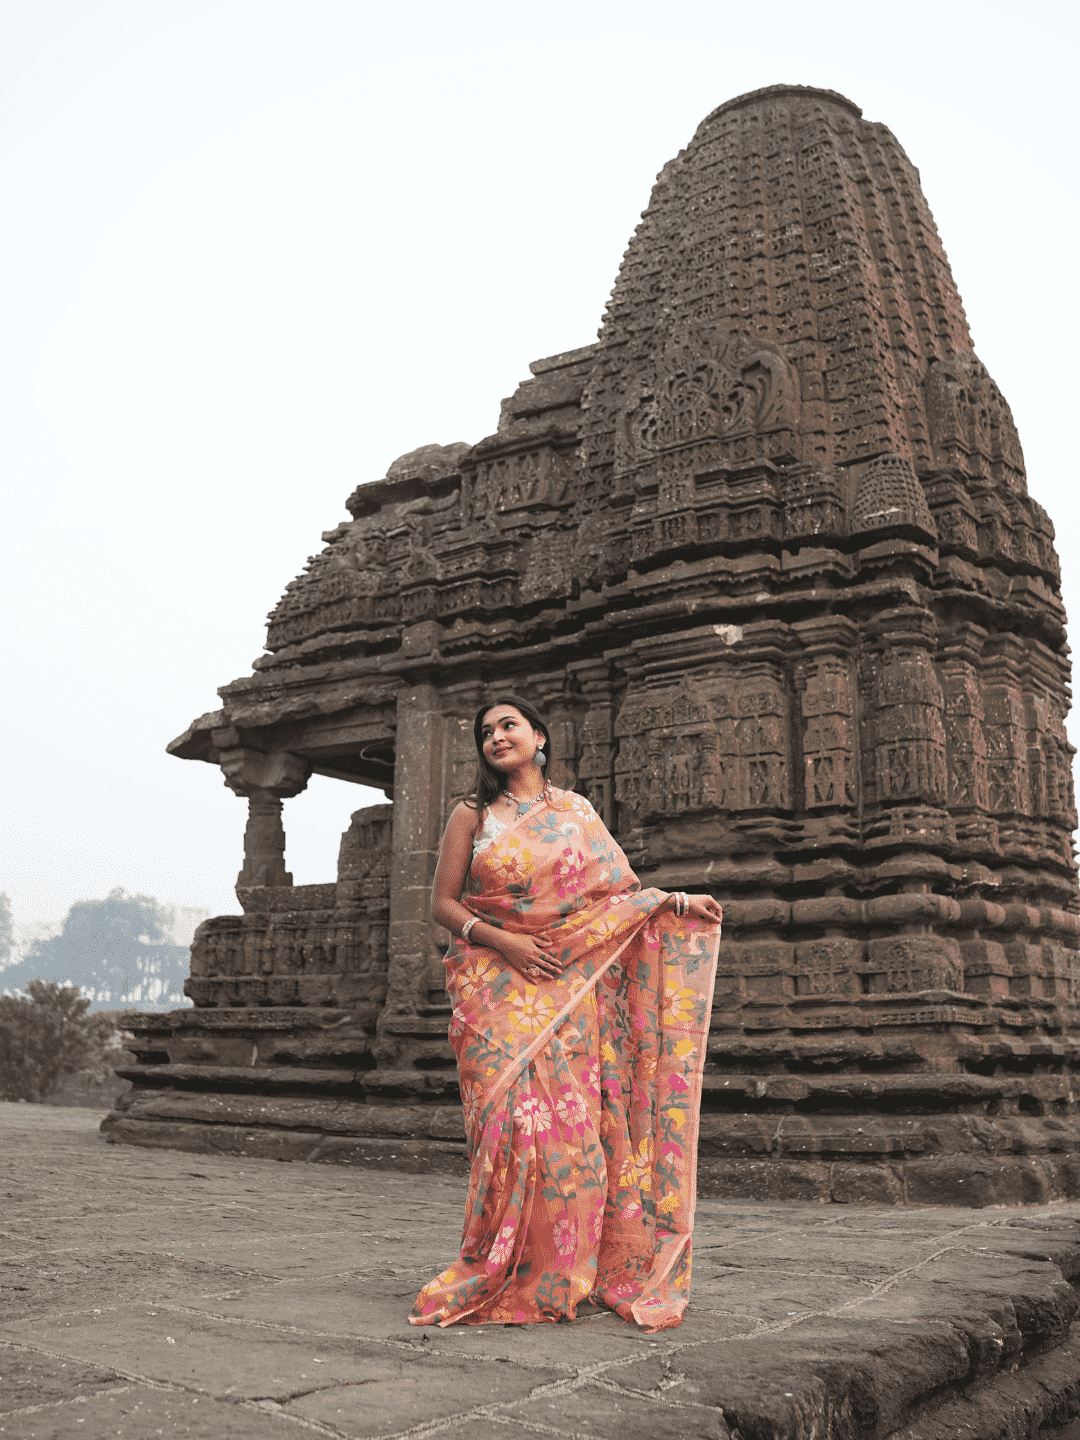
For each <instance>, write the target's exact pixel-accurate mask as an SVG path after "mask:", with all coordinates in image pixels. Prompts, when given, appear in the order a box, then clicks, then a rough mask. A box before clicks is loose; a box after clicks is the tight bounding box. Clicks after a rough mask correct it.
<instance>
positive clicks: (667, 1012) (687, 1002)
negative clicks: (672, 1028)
mask: <svg viewBox="0 0 1080 1440" xmlns="http://www.w3.org/2000/svg"><path fill="white" fill-rule="evenodd" d="M696 1009H697V996H696V995H695V994H694V992H693V990H691V989H690V988H689V987H688V986H685V985H684V986H683V988H682V989H681V990H673V991H672V992H671V994H670V995H669V996H668V997H667V1000H666V1002H665V1004H664V1019H665V1020H666V1021H667V1022H668V1024H669V1025H677V1024H678V1023H679V1022H680V1021H681V1020H690V1019H692V1018H693V1015H694V1012H695V1011H696Z"/></svg>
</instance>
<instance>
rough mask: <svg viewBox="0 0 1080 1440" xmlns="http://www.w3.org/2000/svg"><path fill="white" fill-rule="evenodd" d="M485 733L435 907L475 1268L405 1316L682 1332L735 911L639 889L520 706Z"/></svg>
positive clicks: (427, 1321) (535, 718)
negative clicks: (559, 781)
mask: <svg viewBox="0 0 1080 1440" xmlns="http://www.w3.org/2000/svg"><path fill="white" fill-rule="evenodd" d="M473 733H474V736H475V739H476V749H477V754H478V756H479V767H478V773H477V781H476V785H475V787H474V789H473V791H472V792H471V793H470V795H469V796H468V797H467V798H466V799H465V800H464V801H463V802H462V803H461V804H459V805H458V806H457V808H456V809H455V810H454V813H453V814H452V815H451V816H450V819H449V821H448V823H447V826H446V832H445V834H444V835H443V839H442V845H441V848H440V851H439V862H438V866H437V868H436V871H435V883H434V886H433V889H432V902H431V914H432V918H433V919H434V920H435V921H436V923H438V924H439V925H444V926H445V927H446V928H447V929H448V930H449V931H450V932H451V934H452V935H453V936H454V937H455V938H454V939H453V940H452V943H451V945H450V949H449V950H448V951H447V955H446V972H447V988H448V990H449V992H450V997H451V1000H452V1001H453V1006H454V1016H453V1020H452V1022H451V1025H450V1043H451V1044H452V1045H453V1047H454V1050H455V1052H456V1054H457V1057H458V1067H459V1071H460V1081H461V1098H462V1102H463V1105H464V1109H465V1124H466V1129H467V1132H468V1139H469V1153H470V1157H471V1163H472V1171H471V1175H470V1180H469V1196H468V1203H467V1206H466V1214H465V1226H464V1231H463V1234H462V1243H461V1255H460V1258H459V1259H458V1260H456V1261H455V1262H454V1264H452V1265H451V1266H449V1268H448V1269H446V1270H444V1271H443V1273H442V1274H441V1275H439V1276H437V1277H436V1278H435V1279H434V1280H432V1281H431V1282H430V1283H429V1284H428V1285H426V1286H425V1287H424V1289H423V1290H422V1291H421V1292H420V1294H419V1296H418V1297H417V1300H416V1304H415V1306H414V1307H413V1312H412V1315H411V1316H410V1317H409V1318H410V1320H411V1321H412V1323H413V1324H414V1325H433V1324H440V1325H451V1324H454V1323H455V1322H457V1321H467V1322H469V1323H470V1324H483V1323H494V1322H502V1323H507V1322H509V1323H512V1324H514V1323H516V1324H527V1323H530V1322H534V1321H544V1320H547V1321H552V1320H564V1319H565V1320H572V1319H573V1318H574V1313H575V1309H576V1307H577V1306H578V1305H579V1304H580V1303H581V1302H582V1301H583V1300H585V1299H588V1298H589V1297H590V1296H591V1297H593V1298H594V1299H595V1300H597V1301H599V1302H601V1303H603V1304H606V1305H609V1306H611V1307H612V1308H613V1309H614V1310H616V1311H617V1312H618V1313H619V1314H620V1315H622V1316H623V1317H624V1318H626V1319H631V1318H632V1319H634V1320H637V1321H638V1322H639V1323H640V1324H642V1325H647V1326H649V1327H650V1328H651V1329H657V1330H658V1329H661V1328H663V1327H664V1326H667V1325H678V1324H679V1321H680V1320H681V1318H682V1312H683V1310H684V1308H685V1306H686V1299H687V1293H688V1291H689V1285H690V1232H691V1230H692V1228H693V1218H694V1197H695V1170H696V1157H697V1129H698V1112H699V1109H700V1104H701V1071H702V1064H703V1061H704V1055H705V1040H706V1036H707V1033H708V1026H709V1009H710V1004H711V999H712V989H713V981H714V978H715V973H716V955H717V949H718V946H719V940H720V920H721V915H722V912H721V909H720V906H719V905H718V904H717V903H716V901H715V900H713V899H711V898H710V897H707V896H698V895H694V896H689V897H688V896H686V895H683V894H677V895H668V894H665V893H664V892H663V891H662V890H642V889H641V888H640V886H639V884H638V881H637V878H636V876H635V875H634V874H633V872H632V871H631V869H630V867H629V865H628V864H627V861H626V856H625V855H624V854H623V853H622V851H621V850H620V849H619V847H618V845H617V844H616V843H615V841H614V840H613V839H612V838H611V836H610V835H609V834H608V832H607V830H606V829H605V828H604V826H603V824H602V822H601V820H600V817H599V816H598V815H597V814H596V812H595V810H593V808H592V806H591V805H590V804H589V802H588V801H587V800H585V799H583V798H582V797H581V796H580V795H575V794H573V793H571V792H569V791H566V790H558V789H556V788H555V787H554V786H553V785H551V784H550V783H549V781H548V773H549V771H550V769H551V763H552V754H551V743H550V737H549V734H548V730H547V727H546V725H545V724H544V722H543V720H542V719H541V718H540V715H539V714H538V713H537V711H536V710H535V709H534V708H533V706H531V705H530V704H528V703H527V702H526V701H524V700H520V699H518V698H516V697H515V696H513V695H504V696H501V697H499V698H498V699H497V700H496V701H495V703H494V704H492V705H490V706H485V708H484V709H483V710H481V711H480V712H479V714H478V715H477V717H476V720H475V722H474V725H473ZM458 937H460V938H458Z"/></svg>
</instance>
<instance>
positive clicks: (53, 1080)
mask: <svg viewBox="0 0 1080 1440" xmlns="http://www.w3.org/2000/svg"><path fill="white" fill-rule="evenodd" d="M89 1010H90V1001H89V1000H87V999H85V998H84V997H82V996H80V994H79V992H78V990H76V989H75V988H74V987H73V986H64V985H57V984H56V983H55V982H46V981H44V980H31V981H30V982H29V984H28V985H27V987H26V993H25V994H24V995H14V996H13V995H0V1099H3V1100H31V1101H41V1100H44V1099H45V1097H46V1096H47V1095H50V1094H52V1092H53V1091H54V1090H55V1089H56V1088H57V1086H58V1085H59V1084H60V1082H61V1081H62V1080H63V1078H64V1077H65V1076H66V1075H73V1074H74V1073H75V1072H76V1071H78V1070H84V1069H92V1070H97V1069H98V1068H99V1067H100V1066H101V1065H102V1063H103V1053H104V1051H105V1049H106V1047H107V1046H108V1044H109V1041H110V1040H111V1038H112V1036H113V1034H114V1033H115V1029H116V1023H115V1016H113V1015H91V1014H90V1013H89Z"/></svg>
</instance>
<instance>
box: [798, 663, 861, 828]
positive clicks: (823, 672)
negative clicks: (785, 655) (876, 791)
mask: <svg viewBox="0 0 1080 1440" xmlns="http://www.w3.org/2000/svg"><path fill="white" fill-rule="evenodd" d="M800 679H801V680H802V681H803V685H804V688H803V691H802V695H801V706H802V713H803V719H804V721H805V729H804V730H803V764H804V767H805V783H806V808H807V810H812V811H816V810H827V809H832V808H834V807H847V806H851V805H854V804H855V801H856V781H857V773H856V767H857V764H858V761H857V756H856V734H855V693H854V683H853V681H852V676H851V672H850V670H849V669H848V666H847V664H846V662H844V661H843V660H840V659H839V658H837V657H836V656H832V655H829V656H823V657H821V658H819V659H815V660H812V661H810V662H809V663H808V664H807V665H806V666H804V667H802V673H801V676H800Z"/></svg>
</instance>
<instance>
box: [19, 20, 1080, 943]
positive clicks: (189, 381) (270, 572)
mask: <svg viewBox="0 0 1080 1440" xmlns="http://www.w3.org/2000/svg"><path fill="white" fill-rule="evenodd" d="M1078 13H1080V7H1078V6H1077V5H1076V4H1075V0H1069V3H1057V0H1043V3H1040V0H1033V3H1025V4H1023V5H1021V4H1019V3H1008V4H1005V3H1000V0H977V3H976V0H972V3H967V0H963V3H961V0H936V3H923V0H903V3H899V4H893V5H874V4H868V3H866V0H859V3H854V4H847V3H831V0H818V3H816V4H813V5H809V4H806V3H805V0H798V3H792V0H772V3H770V4H769V5H765V6H762V5H747V4H745V3H738V4H733V3H728V0H709V3H701V0H685V3H680V0H667V3H664V4H660V3H657V0H651V3H640V0H572V3H566V0H548V3H545V4H543V5H537V4H535V3H530V4H520V3H516V0H497V3H481V0H464V3H458V4H455V3H451V0H393V3H387V0H380V3H377V4H373V3H366V0H303V3H294V0H0V436H2V437H3V438H2V440H0V446H2V450H0V460H2V466H3V474H4V493H5V518H6V523H5V525H4V527H3V555H2V557H0V576H2V579H0V583H2V585H3V596H2V604H3V608H2V614H3V617H4V621H5V628H6V644H5V656H6V661H7V663H6V671H7V685H6V687H5V696H6V698H5V704H4V706H3V723H4V730H5V735H4V754H5V758H6V761H7V763H6V767H5V770H6V784H5V786H4V815H3V834H4V840H3V848H2V850H0V890H6V891H7V892H8V894H10V895H11V897H12V900H13V903H14V909H15V918H16V920H17V921H18V922H19V923H22V924H26V923H28V922H30V921H35V920H49V919H52V920H58V919H60V918H61V917H62V915H63V914H64V912H65V911H66V910H67V907H68V906H69V905H70V904H71V902H72V901H73V900H75V899H78V898H87V897H90V898H93V897H99V896H103V895H105V894H106V893H107V892H108V890H109V889H111V888H112V887H113V886H114V885H123V886H125V887H126V888H128V889H131V890H141V891H145V892H148V893H151V894H154V895H156V896H157V897H158V898H159V899H161V900H163V901H166V902H168V903H172V904H180V905H193V906H201V907H205V908H207V909H209V910H210V911H211V913H213V914H222V913H225V912H229V911H235V910H236V909H237V908H238V907H237V905H236V900H235V896H234V895H233V893H232V886H233V884H234V883H235V878H236V872H237V870H238V869H239V867H240V863H241V859H242V837H243V828H244V821H245V811H246V806H245V804H244V802H243V801H241V800H239V799H237V798H236V797H235V796H234V795H232V793H231V792H230V791H228V790H226V789H225V788H224V787H223V785H222V781H221V776H220V773H219V772H218V771H217V770H216V769H215V768H212V767H210V766H208V765H203V764H198V763H195V762H183V761H179V760H174V759H172V758H171V757H169V756H167V755H166V754H165V749H164V747H165V745H166V743H167V742H168V741H169V740H170V739H171V738H172V737H173V736H175V735H178V734H179V733H180V732H181V731H182V730H184V729H185V728H186V726H187V725H188V723H189V722H190V720H191V719H192V718H193V717H194V716H196V715H198V714H201V713H202V712H204V711H207V710H213V709H216V708H217V707H218V704H219V701H218V698H217V695H216V688H217V686H219V685H222V684H225V683H227V682H228V681H229V680H232V679H234V678H235V677H237V676H239V675H243V674H246V673H248V672H249V669H250V665H251V661H252V660H253V659H254V657H255V656H257V655H258V654H259V653H260V651H261V649H262V645H263V640H264V638H265V631H264V621H265V616H266V613H267V611H269V610H270V609H271V607H272V606H273V605H274V604H275V602H276V601H277V599H278V598H279V596H280V595H281V593H282V591H283V590H284V587H285V585H286V583H287V582H288V581H289V580H290V579H292V578H293V576H295V575H296V574H298V573H299V571H300V570H301V569H302V568H303V565H304V562H305V560H306V559H307V557H308V556H309V555H311V554H314V553H315V552H316V551H317V550H318V549H319V548H320V545H321V541H320V534H321V532H322V531H323V530H327V529H330V528H332V527H333V526H334V525H336V524H337V523H338V521H339V520H342V519H345V518H347V515H346V512H345V509H344V500H345V497H346V496H347V495H348V494H349V492H350V491H351V490H352V489H353V487H354V486H355V485H356V484H357V482H359V481H362V480H372V479H377V478H379V477H380V476H381V475H383V474H384V473H385V471H386V468H387V466H388V465H389V463H390V462H391V461H392V460H393V459H394V458H395V457H396V456H398V455H400V454H402V453H404V452H405V451H408V450H412V449H415V448H416V447H417V446H418V445H422V444H426V443H429V442H432V441H435V442H439V443H441V444H447V443H449V442H451V441H455V440H466V441H469V442H471V443H475V442H476V441H477V440H479V439H480V438H481V437H482V436H484V435H487V434H490V433H491V432H492V431H493V430H494V429H495V426H496V421H497V417H498V408H499V401H500V399H501V398H502V397H503V396H505V395H508V394H510V393H511V392H512V391H513V390H514V388H515V387H516V385H517V383H518V382H519V381H520V380H521V379H522V378H524V377H525V376H526V374H527V373H528V369H527V367H528V364H529V361H530V360H535V359H537V358H540V357H542V356H545V355H549V354H553V353H555V352H557V351H560V350H566V349H570V348H572V347H574V346H578V345H584V344H588V343H589V342H590V341H591V340H592V339H593V338H594V337H595V333H596V329H597V326H598V324H599V322H600V317H601V314H602V311H603V307H604V303H605V300H606V298H607V295H608V293H609V291H610V289H611V286H612V284H613V282H614V280H615V275H616V271H617V269H618V266H619V261H620V259H621V257H622V254H623V251H624V249H625V247H626V243H627V241H628V239H629V237H630V234H631V232H632V230H633V228H634V225H635V224H636V223H637V219H638V215H639V212H640V211H641V210H643V209H644V208H645V205H646V204H647V202H648V199H649V192H650V189H651V187H652V183H653V180H654V177H655V175H656V172H657V171H658V170H659V169H660V167H661V165H663V164H664V162H665V161H666V160H668V159H669V158H671V156H673V155H674V154H676V153H677V152H678V150H679V149H681V148H682V147H683V146H684V145H685V144H686V143H687V142H688V141H689V139H690V137H691V135H692V134H693V132H694V129H695V127H696V126H697V124H698V123H699V121H701V120H702V119H703V118H704V117H705V115H706V114H708V112H709V111H710V110H712V109H714V108H715V107H716V106H717V105H719V104H720V103H721V102H723V101H724V100H727V99H730V98H731V97H732V96H735V95H738V94H741V93H743V92H744V91H747V90H751V89H755V88H757V87H759V86H762V85H769V84H775V83H778V82H788V83H796V84H807V85H818V86H824V87H828V88H831V89H835V90H839V91H841V92H842V93H843V94H845V95H847V96H849V97H850V98H851V99H852V100H854V101H855V102H856V103H857V104H859V105H861V106H862V109H863V112H864V114H865V115H866V116H867V118H869V119H871V120H879V121H883V122H884V123H885V124H887V125H888V126H889V128H890V129H891V130H892V131H893V132H894V134H895V135H896V136H897V137H898V139H899V140H900V143H901V144H902V145H903V146H904V148H905V149H906V151H907V153H908V155H909V156H910V158H911V159H912V161H913V162H914V164H915V165H917V166H918V167H919V169H920V171H921V173H922V180H923V188H924V190H925V192H926V195H927V197H928V199H929V202H930V206H931V208H932V210H933V212H934V215H935V218H936V220H937V224H938V228H939V230H940V232H941V235H942V238H943V240H944V244H945V249H946V251H947V253H948V255H949V258H950V260H951V262H952V266H953V272H954V274H955V276H956V280H957V284H958V286H959V289H960V293H961V295H962V296H963V299H964V302H965V307H966V310H967V314H968V319H969V322H970V325H971V330H972V334H973V338H974V342H975V347H976V350H977V351H978V353H979V355H980V357H981V358H982V360H983V361H984V362H985V364H986V365H987V367H988V368H989V370H990V373H991V374H992V375H993V376H994V378H995V379H996V380H997V382H998V384H999V386H1000V387H1001V389H1002V391H1003V393H1004V394H1005V396H1006V398H1007V400H1008V401H1009V403H1010V405H1011V406H1012V409H1013V413H1014V416H1015V418H1016V421H1017V425H1018V428H1019V431H1020V436H1021V440H1022V442H1023V445H1024V450H1025V453H1026V456H1027V462H1028V480H1029V486H1030V489H1031V492H1032V494H1033V495H1034V496H1035V497H1036V498H1037V499H1038V500H1039V501H1041V503H1042V504H1043V505H1045V506H1046V508H1047V509H1048V510H1049V512H1050V515H1051V517H1052V518H1053V520H1054V523H1055V525H1056V527H1057V533H1058V549H1059V552H1060V553H1061V557H1062V562H1063V566H1064V570H1065V599H1066V605H1067V606H1068V608H1069V611H1070V613H1075V612H1076V611H1077V610H1078V609H1080V583H1078V582H1080V557H1075V555H1074V551H1073V548H1072V541H1073V539H1074V537H1075V536H1076V535H1077V533H1078V529H1080V499H1078V487H1077V481H1076V478H1075V473H1074V469H1075V460H1074V455H1073V453H1072V452H1071V451H1070V449H1069V448H1068V440H1067V436H1068V434H1069V433H1071V428H1070V427H1071V422H1072V416H1073V413H1074V411H1075V409H1076V398H1075V395H1076V382H1077V360H1076V350H1075V347H1074V342H1073V337H1074V335H1075V334H1076V333H1077V331H1078V326H1077V323H1076V322H1077V315H1076V311H1077V295H1076V283H1075V271H1074V259H1073V250H1074V246H1075V236H1076V234H1077V233H1078V228H1080V227H1078V225H1077V213H1076V211H1077V201H1076V194H1077V188H1078V187H1077V175H1076V165H1075V161H1074V153H1075V144H1076V135H1075V119H1074V108H1075V107H1074V95H1075V88H1076V80H1075V70H1076V58H1077V30H1078V18H1077V17H1078ZM1077 733H1080V732H1078V730H1077V727H1076V725H1075V724H1074V725H1073V735H1074V737H1075V735H1076V734H1077ZM381 798H382V796H381V795H376V794H373V793H372V792H370V791H365V790H361V789H359V788H358V787H354V786H349V785H346V784H343V783H339V782H335V781H331V780H327V779H320V778H319V777H316V779H315V780H314V781H313V782H312V785H311V786H310V788H309V790H308V791H307V792H306V793H305V794H304V795H303V796H301V797H300V798H298V799H296V800H292V801H289V802H287V804H286V810H285V825H286V831H287V834H288V861H289V864H290V867H291V869H292V871H293V874H294V876H295V879H296V882H297V883H298V884H303V883H308V882H313V881H323V880H331V879H333V878H334V872H335V864H336V855H337V847H338V841H339V838H340V835H341V831H342V830H343V829H344V827H345V825H346V824H347V821H348V815H349V814H350V812H351V811H352V810H354V809H356V808H357V807H358V806H360V805H362V804H369V803H372V802H373V801H376V800H380V799H381Z"/></svg>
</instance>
